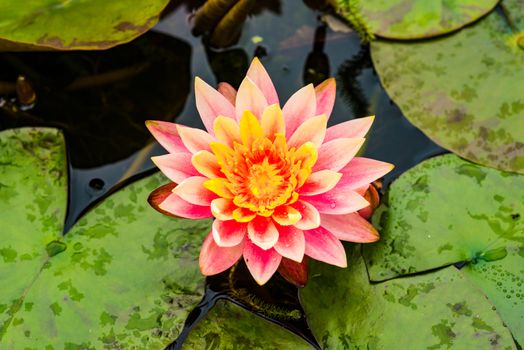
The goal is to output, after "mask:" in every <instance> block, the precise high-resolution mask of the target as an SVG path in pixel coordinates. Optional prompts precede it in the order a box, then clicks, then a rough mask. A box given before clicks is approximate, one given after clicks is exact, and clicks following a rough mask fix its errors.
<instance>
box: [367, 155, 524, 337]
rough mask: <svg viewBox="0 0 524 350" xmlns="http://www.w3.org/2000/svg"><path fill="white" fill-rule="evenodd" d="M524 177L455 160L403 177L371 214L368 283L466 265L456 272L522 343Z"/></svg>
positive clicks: (429, 165)
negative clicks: (375, 232)
mask: <svg viewBox="0 0 524 350" xmlns="http://www.w3.org/2000/svg"><path fill="white" fill-rule="evenodd" d="M523 189H524V176H523V175H518V174H512V173H507V172H502V171H499V170H496V169H492V168H487V167H482V166H479V165H476V164H473V163H470V162H468V161H465V160H462V159H460V158H459V157H457V156H455V155H451V154H449V155H444V156H439V157H436V158H432V159H429V160H426V161H424V162H423V163H421V164H419V165H417V166H416V167H414V168H412V169H411V170H409V171H407V172H406V173H404V174H403V175H402V176H401V177H400V178H399V179H398V180H396V181H395V182H394V183H393V184H392V185H391V188H390V190H389V193H388V198H387V201H385V202H384V203H383V204H382V205H381V206H380V207H379V208H378V209H377V211H376V213H375V215H374V216H373V221H374V224H375V225H376V226H377V227H378V228H379V230H380V232H381V240H380V241H379V242H377V243H376V244H373V245H366V246H365V247H364V257H365V260H366V263H367V266H368V271H369V275H370V278H371V280H372V281H381V280H385V279H389V278H393V277H396V276H399V275H405V274H410V273H416V272H421V271H427V270H431V269H434V268H438V267H441V266H447V265H450V264H454V263H459V262H465V263H466V265H465V266H464V267H463V268H462V269H461V270H460V273H461V274H463V275H465V276H466V277H468V278H469V279H470V280H471V281H472V282H473V283H474V284H476V285H477V286H478V287H479V288H480V289H481V290H482V291H483V292H484V293H485V294H486V295H487V297H488V298H489V299H490V300H491V302H492V303H493V304H494V305H495V306H496V308H497V310H498V312H499V313H500V315H501V317H502V319H503V320H504V322H505V323H506V324H507V325H508V327H509V329H510V330H511V331H512V333H513V336H514V337H515V339H516V340H517V341H518V342H520V343H521V344H522V343H524V338H523V335H524V312H523V310H524V286H523V284H524V278H523V276H524V255H523V254H522V252H523V250H524V190H523Z"/></svg>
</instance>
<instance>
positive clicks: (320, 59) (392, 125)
mask: <svg viewBox="0 0 524 350" xmlns="http://www.w3.org/2000/svg"><path fill="white" fill-rule="evenodd" d="M202 3H203V1H173V2H172V3H171V5H170V6H169V7H168V10H167V11H166V13H165V14H164V16H163V18H162V20H161V22H160V23H159V24H158V25H157V26H156V27H155V28H154V31H153V32H151V33H149V34H147V35H145V36H143V37H141V38H139V39H137V40H135V41H134V42H132V43H130V44H126V45H122V46H120V47H117V48H114V49H111V50H109V51H106V52H72V53H60V52H52V53H2V54H0V129H5V128H11V127H20V126H27V125H37V126H42V125H48V126H53V127H59V128H62V129H63V130H64V131H65V135H66V140H67V144H68V148H69V156H70V160H71V163H72V169H71V171H70V203H69V212H68V218H67V223H66V230H67V229H68V228H69V227H71V225H72V224H73V223H74V222H75V221H76V220H77V219H78V217H79V215H81V213H82V212H83V211H84V210H85V209H86V208H88V207H89V206H90V205H91V204H92V203H94V202H96V201H97V200H100V199H101V198H103V196H104V195H106V194H107V193H108V191H110V190H111V189H112V188H114V187H115V186H116V185H117V184H119V183H122V181H124V180H125V179H128V178H130V177H132V176H134V175H136V174H140V173H143V172H144V171H147V170H150V169H152V168H153V164H152V163H151V162H150V161H149V158H150V157H151V156H152V155H159V154H163V153H165V151H164V150H162V148H161V147H160V146H158V145H156V144H151V138H150V136H149V134H148V133H147V131H146V129H145V127H144V124H143V121H144V120H146V119H164V120H174V119H175V118H176V120H177V122H179V123H182V124H186V125H190V126H195V127H203V126H202V123H201V121H200V119H199V117H198V115H197V111H196V108H195V103H194V94H193V88H192V78H191V77H193V76H195V75H196V76H200V77H201V78H203V79H204V80H205V81H207V82H209V83H210V84H216V83H218V82H219V81H227V82H229V83H231V84H232V85H233V86H235V87H238V85H239V84H240V81H241V79H242V77H243V76H244V74H245V71H246V70H247V67H248V64H249V62H250V61H251V59H252V57H253V56H255V55H256V56H259V57H261V60H262V62H263V64H264V65H265V67H266V69H267V70H268V72H269V74H270V75H271V77H272V78H273V81H274V83H275V86H276V88H277V91H278V92H279V95H280V99H281V103H282V102H284V101H285V100H286V99H287V98H288V97H289V96H290V95H291V94H292V93H293V92H294V91H296V90H297V89H298V88H299V87H301V86H302V85H304V84H306V83H319V82H321V81H322V80H324V79H325V78H326V77H328V76H335V77H336V78H337V85H338V87H337V90H338V91H337V97H338V99H337V101H336V104H335V108H334V110H333V114H332V117H331V119H330V121H329V124H330V125H333V124H337V123H340V122H343V121H346V120H348V119H351V118H354V117H363V116H366V115H370V114H375V115H376V119H375V123H374V126H373V129H372V130H371V133H370V135H369V137H368V139H369V141H368V142H367V146H366V149H365V151H364V155H366V156H369V157H371V158H374V159H379V160H384V161H387V162H390V163H393V164H395V165H396V168H395V170H394V171H393V172H391V173H390V174H388V176H387V178H386V184H387V183H388V182H389V181H391V179H393V178H395V177H397V176H398V175H399V174H401V173H402V172H404V171H405V170H407V169H408V168H410V167H412V166H413V165H415V164H417V163H419V162H420V161H422V160H423V159H425V158H428V157H430V156H433V155H435V154H438V153H441V152H443V150H442V149H441V148H439V147H438V146H436V145H435V144H434V143H433V142H432V141H430V140H429V139H428V138H427V137H426V136H424V135H423V134H422V133H421V132H420V131H419V130H417V129H416V128H415V127H413V126H412V125H411V124H410V123H409V122H408V121H407V120H406V119H405V118H404V117H403V115H402V114H401V112H400V110H399V109H398V108H397V107H396V106H395V105H394V104H393V103H392V102H391V100H390V99H389V97H388V96H387V95H386V93H385V91H384V89H383V88H382V87H381V86H380V83H379V80H378V77H377V76H376V74H375V72H374V70H373V67H372V63H371V60H370V56H369V51H368V47H363V46H361V44H360V40H359V38H358V36H357V35H356V34H355V33H354V32H351V31H350V32H335V31H333V30H332V29H330V28H329V27H328V26H327V25H326V24H325V23H323V22H321V21H320V20H319V18H320V13H319V12H316V11H314V10H312V9H311V8H308V7H307V6H306V5H305V4H304V3H303V2H302V1H298V0H287V1H275V0H273V1H257V5H256V6H255V7H254V8H253V9H252V12H253V15H252V16H251V17H249V18H248V19H247V20H246V22H245V23H244V26H243V31H242V34H241V36H240V38H239V39H238V44H237V45H235V46H234V47H231V48H228V49H223V50H216V49H212V48H210V47H208V46H206V45H204V44H203V42H205V41H206V40H207V39H205V38H202V37H195V36H193V34H192V28H191V23H190V19H191V16H192V13H193V10H194V9H195V8H197V7H198V6H199V5H200V4H202ZM308 3H309V5H311V6H321V5H322V3H323V2H322V1H320V2H318V1H313V2H312V1H308ZM19 76H23V77H25V78H27V79H29V81H30V82H31V83H32V84H33V85H32V87H34V90H35V92H36V99H37V100H36V103H35V105H34V107H33V108H29V109H27V108H26V110H25V111H23V110H22V109H21V105H20V102H21V101H19V100H17V97H16V91H15V89H14V86H15V84H14V83H15V82H16V80H17V78H18V77H19ZM22 102H23V101H22ZM221 278H222V279H221ZM210 282H211V283H210V284H209V286H208V290H209V291H210V292H209V293H208V294H207V296H206V299H205V300H204V301H203V303H202V308H197V309H196V310H195V311H194V312H193V314H192V317H194V319H195V320H197V319H198V317H195V315H197V316H198V315H200V316H202V315H204V314H205V311H206V310H207V308H208V307H209V306H210V305H212V304H213V301H214V300H216V298H217V297H224V296H226V295H227V288H225V289H224V288H222V287H220V286H221V285H222V284H223V282H224V277H223V276H222V277H220V276H218V277H216V278H214V279H211V280H210ZM239 283H245V281H243V282H239ZM274 283H277V285H278V286H273V288H266V289H264V288H259V289H257V291H258V292H257V293H259V294H260V298H261V299H264V300H266V301H267V302H272V300H273V299H274V296H275V295H277V294H279V295H291V299H289V305H295V306H297V305H298V300H297V297H296V290H295V289H294V288H291V287H290V286H288V285H286V284H284V283H281V284H278V280H277V281H276V282H274ZM284 285H285V286H286V287H284ZM217 286H218V287H217ZM249 288H255V287H254V286H250V287H249ZM253 290H254V289H253ZM271 291H272V292H273V294H272V293H271ZM293 303H294V304H293ZM295 306H293V307H295ZM302 321H303V320H302ZM282 323H284V324H285V325H286V326H287V327H288V328H289V329H291V330H294V331H296V332H298V333H301V335H302V336H303V337H306V338H308V337H309V336H310V333H309V331H308V329H307V327H305V326H304V323H303V322H302V323H300V324H299V323H296V322H295V323H293V322H288V321H282ZM189 326H191V324H188V327H189ZM189 329H190V328H186V329H185V330H184V333H183V335H184V334H187V332H188V331H189ZM179 345H180V343H178V344H177V345H176V346H179ZM174 346H175V345H174ZM176 346H175V347H176Z"/></svg>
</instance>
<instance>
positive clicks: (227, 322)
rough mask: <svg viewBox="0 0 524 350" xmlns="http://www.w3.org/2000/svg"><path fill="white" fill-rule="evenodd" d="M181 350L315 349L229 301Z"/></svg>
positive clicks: (211, 314)
mask: <svg viewBox="0 0 524 350" xmlns="http://www.w3.org/2000/svg"><path fill="white" fill-rule="evenodd" d="M182 349H188V350H190V349H214V350H226V349H227V350H233V349H254V350H257V349H260V350H262V349H264V350H265V349H268V350H273V349H274V350H280V349H293V350H295V349H296V350H301V349H308V350H311V349H314V348H313V347H312V346H311V345H309V344H308V343H307V342H306V341H305V340H303V339H301V338H300V337H298V336H296V335H295V334H293V333H291V332H289V331H287V330H286V329H284V328H282V327H279V326H277V325H275V324H274V323H271V322H269V321H265V320H263V319H262V318H260V317H258V316H255V315H254V314H252V313H251V312H248V311H246V310H244V309H242V308H241V307H239V306H237V305H235V304H233V303H231V302H227V301H222V300H221V301H218V302H217V304H216V305H215V306H214V307H213V309H211V311H210V312H209V314H208V315H207V316H206V317H205V318H204V319H203V320H202V321H201V322H200V323H199V324H198V326H197V327H195V328H194V329H193V330H191V332H190V333H189V336H188V338H187V339H186V340H185V341H184V343H183V346H182Z"/></svg>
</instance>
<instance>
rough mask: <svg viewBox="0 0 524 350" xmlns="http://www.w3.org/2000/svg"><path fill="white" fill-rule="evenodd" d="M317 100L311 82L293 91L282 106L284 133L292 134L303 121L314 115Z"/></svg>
mask: <svg viewBox="0 0 524 350" xmlns="http://www.w3.org/2000/svg"><path fill="white" fill-rule="evenodd" d="M316 111H317V102H316V95H315V88H314V87H313V84H309V85H306V86H304V87H303V88H302V89H300V90H298V91H297V92H295V93H294V94H293V95H292V96H291V97H290V98H289V100H288V101H287V102H286V104H285V105H284V108H282V112H283V113H284V119H285V120H286V135H293V133H294V132H295V130H296V129H297V128H298V127H299V125H300V124H302V123H303V122H304V121H306V120H308V119H309V118H311V117H313V116H315V115H316Z"/></svg>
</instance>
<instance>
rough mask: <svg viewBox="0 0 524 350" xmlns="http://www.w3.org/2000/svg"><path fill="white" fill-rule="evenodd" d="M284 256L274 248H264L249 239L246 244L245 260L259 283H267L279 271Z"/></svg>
mask: <svg viewBox="0 0 524 350" xmlns="http://www.w3.org/2000/svg"><path fill="white" fill-rule="evenodd" d="M281 260H282V256H281V255H280V254H278V253H277V251H276V250H275V249H273V248H271V249H268V250H264V249H262V248H260V247H259V246H257V245H256V244H253V243H251V241H249V240H247V241H246V244H245V246H244V261H245V262H246V265H247V268H248V270H249V272H251V275H252V276H253V278H254V279H255V281H257V283H258V284H260V285H263V284H265V283H266V282H267V281H268V280H269V279H270V278H271V276H273V274H274V273H275V272H276V271H277V269H278V265H279V264H280V261H281Z"/></svg>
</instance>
